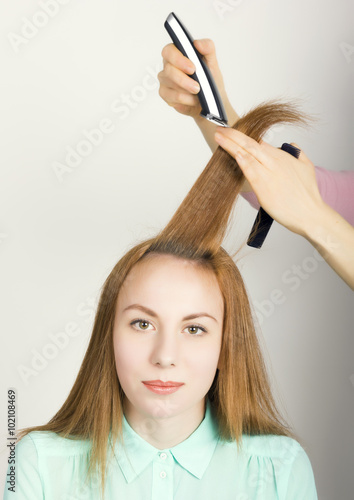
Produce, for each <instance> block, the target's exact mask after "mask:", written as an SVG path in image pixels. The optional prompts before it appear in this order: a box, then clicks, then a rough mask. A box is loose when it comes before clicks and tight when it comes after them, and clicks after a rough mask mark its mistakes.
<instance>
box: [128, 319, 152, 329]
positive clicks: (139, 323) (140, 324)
mask: <svg viewBox="0 0 354 500" xmlns="http://www.w3.org/2000/svg"><path fill="white" fill-rule="evenodd" d="M130 324H131V325H132V326H137V329H138V330H148V329H149V325H150V324H151V323H149V322H148V321H145V320H144V319H136V320H135V321H132V322H131V323H130Z"/></svg>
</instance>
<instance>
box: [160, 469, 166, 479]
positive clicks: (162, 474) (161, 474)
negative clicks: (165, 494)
mask: <svg viewBox="0 0 354 500" xmlns="http://www.w3.org/2000/svg"><path fill="white" fill-rule="evenodd" d="M160 477H162V479H165V477H166V472H165V471H164V470H163V471H162V472H160Z"/></svg>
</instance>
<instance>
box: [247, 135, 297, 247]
mask: <svg viewBox="0 0 354 500" xmlns="http://www.w3.org/2000/svg"><path fill="white" fill-rule="evenodd" d="M280 149H282V150H283V151H286V152H287V153H289V154H291V155H292V156H294V157H295V158H299V156H300V153H301V150H300V149H299V148H296V147H295V146H292V145H291V144H288V143H287V142H284V144H283V145H282V147H281V148H280ZM273 220H274V219H273V217H271V216H270V215H269V214H267V212H266V211H265V210H264V209H263V208H262V207H260V209H259V211H258V214H257V217H256V219H255V221H254V223H253V226H252V229H251V232H250V235H249V237H248V240H247V245H248V246H250V247H253V248H261V246H262V245H263V243H264V240H265V239H266V236H267V234H268V231H269V229H270V227H271V225H272V224H273ZM257 225H258V229H257V232H256V233H255V234H254V235H253V236H251V235H252V233H253V232H254V230H255V228H256V227H257Z"/></svg>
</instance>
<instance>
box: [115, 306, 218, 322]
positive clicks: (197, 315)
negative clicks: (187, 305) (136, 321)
mask: <svg viewBox="0 0 354 500" xmlns="http://www.w3.org/2000/svg"><path fill="white" fill-rule="evenodd" d="M129 309H139V311H143V312H145V313H146V314H149V315H150V316H152V317H153V318H157V317H158V315H157V314H156V313H155V312H154V311H153V310H152V309H149V308H148V307H145V306H141V305H140V304H131V305H130V306H128V307H126V308H125V309H124V310H123V312H125V311H128V310H129ZM203 316H206V317H208V318H211V319H213V320H214V321H216V322H218V321H217V319H215V318H214V316H211V315H210V314H208V313H206V312H201V313H196V314H189V315H188V316H186V317H184V318H183V319H182V321H187V320H190V319H195V318H201V317H203Z"/></svg>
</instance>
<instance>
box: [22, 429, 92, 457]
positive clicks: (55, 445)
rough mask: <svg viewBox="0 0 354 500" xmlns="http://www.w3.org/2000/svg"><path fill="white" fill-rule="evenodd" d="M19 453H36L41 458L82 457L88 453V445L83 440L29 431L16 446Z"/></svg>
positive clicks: (46, 432)
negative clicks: (53, 456)
mask: <svg viewBox="0 0 354 500" xmlns="http://www.w3.org/2000/svg"><path fill="white" fill-rule="evenodd" d="M16 449H17V450H18V451H19V452H22V453H25V452H30V453H34V452H36V453H37V455H41V456H42V457H43V456H47V457H49V456H51V455H55V456H72V455H82V454H85V453H87V452H88V451H89V449H90V444H89V442H88V441H87V440H83V439H69V438H65V437H62V436H60V435H59V434H56V433H55V432H50V431H31V432H29V433H28V434H26V435H25V436H24V437H23V438H22V439H20V440H19V442H18V443H17V445H16Z"/></svg>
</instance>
